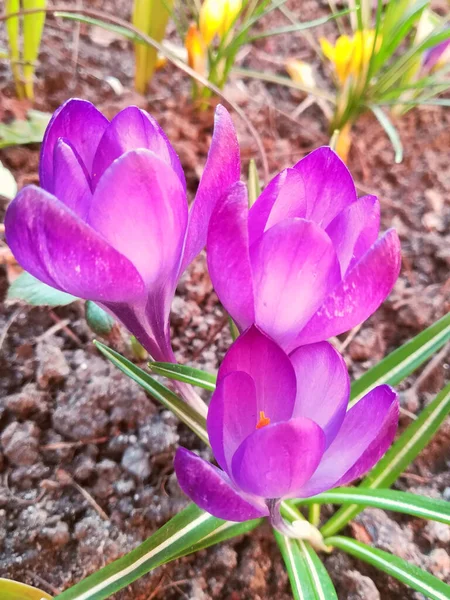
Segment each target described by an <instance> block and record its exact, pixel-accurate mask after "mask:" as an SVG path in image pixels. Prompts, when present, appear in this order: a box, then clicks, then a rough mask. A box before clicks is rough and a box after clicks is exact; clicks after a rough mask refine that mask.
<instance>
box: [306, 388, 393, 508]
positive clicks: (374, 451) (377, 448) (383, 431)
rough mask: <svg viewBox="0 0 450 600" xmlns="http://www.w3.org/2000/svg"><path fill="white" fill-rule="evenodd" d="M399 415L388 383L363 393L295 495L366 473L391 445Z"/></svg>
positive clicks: (307, 494) (308, 492)
mask: <svg viewBox="0 0 450 600" xmlns="http://www.w3.org/2000/svg"><path fill="white" fill-rule="evenodd" d="M398 414H399V404H398V400H397V394H396V393H395V391H394V390H393V389H392V388H391V387H389V386H388V385H380V386H379V387H376V388H375V389H373V390H372V391H371V392H369V393H368V394H367V395H366V396H364V398H362V399H361V400H360V401H359V402H358V403H357V404H355V405H354V406H353V407H352V408H351V409H350V410H349V411H348V413H347V415H346V417H345V419H344V422H343V424H342V427H341V429H340V430H339V433H338V434H337V436H336V437H335V439H334V441H333V443H332V444H331V445H330V447H329V448H328V450H327V451H326V452H325V454H324V456H323V459H322V461H321V463H320V466H319V467H318V469H317V471H316V472H315V473H314V475H313V477H312V478H311V479H310V481H309V482H308V483H307V484H306V485H305V486H304V487H303V489H302V490H301V491H299V492H298V497H299V498H303V497H308V496H314V495H315V494H319V493H320V492H323V491H325V490H329V489H331V488H333V487H336V486H338V485H347V484H348V483H350V482H351V481H353V480H354V479H356V478H358V477H361V476H362V475H364V474H365V473H367V471H369V469H371V468H372V467H373V466H374V465H375V464H376V463H377V462H378V461H379V460H380V458H381V457H382V456H383V454H384V453H385V452H386V450H387V449H388V448H389V446H390V445H391V443H392V441H393V439H394V436H395V432H396V431H397V424H398Z"/></svg>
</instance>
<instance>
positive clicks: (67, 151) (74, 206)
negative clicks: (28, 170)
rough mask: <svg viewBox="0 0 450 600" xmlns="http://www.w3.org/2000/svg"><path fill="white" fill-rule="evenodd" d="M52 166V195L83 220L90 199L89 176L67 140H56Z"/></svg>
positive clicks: (85, 216)
mask: <svg viewBox="0 0 450 600" xmlns="http://www.w3.org/2000/svg"><path fill="white" fill-rule="evenodd" d="M53 166H54V169H55V171H54V175H53V189H54V195H55V196H56V197H57V198H58V200H61V202H63V203H64V204H65V205H66V206H67V207H68V208H70V209H71V210H73V212H74V213H75V214H77V215H78V216H79V217H80V219H81V220H82V221H85V220H86V218H87V215H88V212H89V207H90V204H91V200H92V192H91V187H90V185H89V176H88V174H87V172H86V168H85V167H84V165H83V164H82V163H80V161H79V160H78V157H77V156H76V153H75V152H74V150H73V148H72V146H71V144H70V142H68V141H67V140H64V139H62V138H61V139H59V140H58V141H57V142H56V145H55V151H54V161H53Z"/></svg>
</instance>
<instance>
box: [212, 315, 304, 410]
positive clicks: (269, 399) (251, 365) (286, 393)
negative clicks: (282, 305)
mask: <svg viewBox="0 0 450 600" xmlns="http://www.w3.org/2000/svg"><path fill="white" fill-rule="evenodd" d="M234 371H243V372H245V373H248V375H250V377H252V378H253V380H254V382H255V386H256V398H257V410H258V412H259V411H264V412H265V415H266V417H268V418H270V419H271V420H272V422H275V421H287V419H290V417H291V415H292V411H293V409H294V401H295V394H296V380H295V372H294V369H293V367H292V364H291V361H290V360H289V358H288V356H287V354H286V353H285V352H284V351H283V350H282V349H281V348H280V347H279V346H278V344H276V343H275V342H274V341H273V340H271V339H270V338H269V337H268V336H267V335H266V334H265V333H263V332H262V331H260V330H259V329H258V328H257V327H255V326H252V327H250V329H248V330H247V331H246V332H245V333H243V334H242V335H240V336H239V337H238V338H237V340H236V341H235V342H234V344H233V345H232V346H231V347H230V349H229V350H228V352H227V353H226V355H225V358H224V360H223V362H222V364H221V365H220V369H219V373H218V381H219V382H220V381H221V380H222V379H223V378H224V377H225V376H226V375H228V373H233V372H234Z"/></svg>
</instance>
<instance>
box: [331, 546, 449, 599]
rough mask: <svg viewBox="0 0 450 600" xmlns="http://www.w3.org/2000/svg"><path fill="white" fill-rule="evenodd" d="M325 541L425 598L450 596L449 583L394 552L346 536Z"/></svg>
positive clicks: (445, 597)
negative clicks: (372, 546)
mask: <svg viewBox="0 0 450 600" xmlns="http://www.w3.org/2000/svg"><path fill="white" fill-rule="evenodd" d="M325 542H326V544H329V545H331V546H334V547H335V548H339V549H340V550H343V551H344V552H347V553H348V554H351V555H352V556H355V557H356V558H358V559H360V560H363V561H364V562H366V563H369V565H372V566H374V567H375V568H377V569H379V570H380V571H384V572H385V573H387V574H388V575H391V576H392V577H395V579H398V580H399V581H401V582H402V583H405V584H406V585H409V586H410V587H412V588H413V589H414V590H417V591H418V592H421V593H422V594H424V595H425V596H427V598H432V600H448V599H449V598H450V586H449V585H447V584H446V583H444V582H443V581H441V580H440V579H438V578H437V577H434V576H433V575H430V573H427V572H426V571H424V570H422V569H420V568H419V567H416V566H415V565H412V564H411V563H409V562H407V561H406V560H403V559H402V558H399V557H398V556H395V555H394V554H390V553H389V552H384V551H383V550H378V549H377V548H371V547H370V546H367V545H366V544H363V543H361V542H357V541H355V540H352V539H351V538H347V537H341V536H335V537H330V538H327V539H326V540H325Z"/></svg>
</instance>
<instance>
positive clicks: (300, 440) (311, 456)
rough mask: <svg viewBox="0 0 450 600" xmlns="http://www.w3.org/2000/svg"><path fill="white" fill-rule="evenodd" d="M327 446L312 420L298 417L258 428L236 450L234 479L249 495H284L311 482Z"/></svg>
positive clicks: (264, 496) (275, 496)
mask: <svg viewBox="0 0 450 600" xmlns="http://www.w3.org/2000/svg"><path fill="white" fill-rule="evenodd" d="M324 448H325V435H324V433H323V431H322V430H321V428H320V427H319V426H318V425H317V424H316V423H314V421H311V420H310V419H305V418H298V419H292V420H291V421H286V422H284V423H275V424H274V425H267V426H266V427H263V428H262V429H257V430H256V431H255V432H254V433H252V435H250V436H249V437H248V438H247V439H246V440H245V441H244V442H243V444H241V446H240V447H239V448H238V450H237V451H236V453H235V455H234V457H233V462H232V469H233V478H234V481H235V483H236V485H237V486H239V488H241V489H242V490H243V491H244V492H246V493H248V494H253V495H255V496H261V497H263V498H282V497H284V496H287V495H291V494H293V493H295V491H296V490H297V489H299V488H301V487H302V486H303V484H304V483H305V482H306V481H308V479H309V478H310V477H311V475H312V474H313V473H314V471H315V470H316V468H317V466H318V464H319V463H320V459H321V458H322V454H323V451H324Z"/></svg>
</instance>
